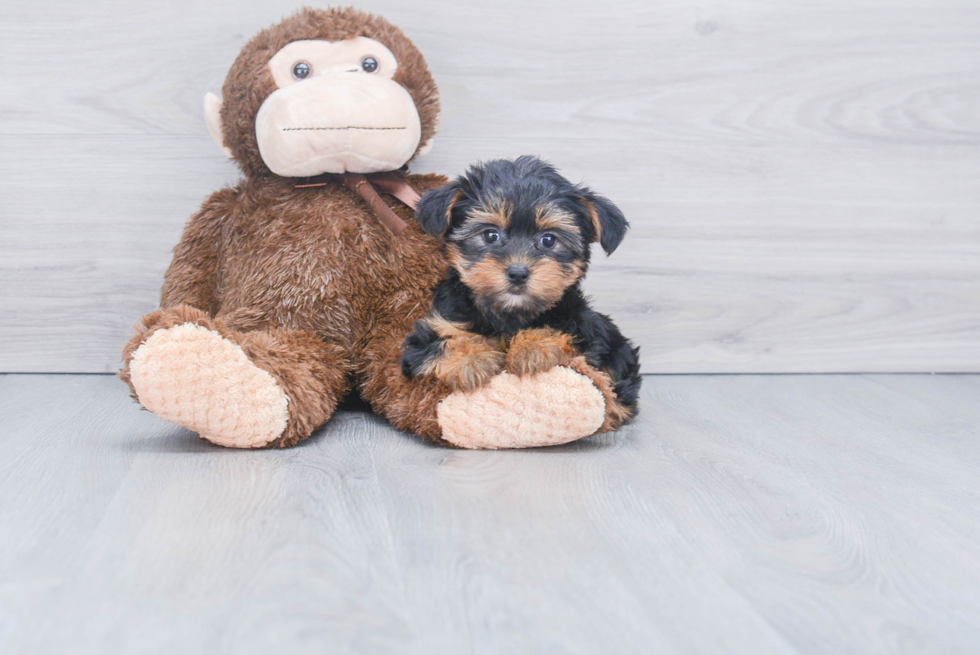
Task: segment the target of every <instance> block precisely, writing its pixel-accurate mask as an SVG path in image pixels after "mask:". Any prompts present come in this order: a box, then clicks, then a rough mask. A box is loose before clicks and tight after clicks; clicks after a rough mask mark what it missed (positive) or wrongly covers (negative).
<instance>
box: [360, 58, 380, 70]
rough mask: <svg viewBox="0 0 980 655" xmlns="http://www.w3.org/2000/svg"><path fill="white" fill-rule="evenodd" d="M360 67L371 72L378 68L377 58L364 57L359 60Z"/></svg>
mask: <svg viewBox="0 0 980 655" xmlns="http://www.w3.org/2000/svg"><path fill="white" fill-rule="evenodd" d="M361 68H362V69H364V72H365V73H373V72H374V71H376V70H378V60H377V59H375V58H374V57H365V58H364V59H362V60H361Z"/></svg>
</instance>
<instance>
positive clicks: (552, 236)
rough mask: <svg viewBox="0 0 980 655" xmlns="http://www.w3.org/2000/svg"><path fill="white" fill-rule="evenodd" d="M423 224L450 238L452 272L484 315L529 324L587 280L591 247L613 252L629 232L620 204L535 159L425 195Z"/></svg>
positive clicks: (485, 168)
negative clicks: (519, 317) (518, 318)
mask: <svg viewBox="0 0 980 655" xmlns="http://www.w3.org/2000/svg"><path fill="white" fill-rule="evenodd" d="M416 218H417V220H418V222H419V224H420V225H421V226H422V229H424V230H425V231H426V232H428V233H429V234H431V235H432V236H436V237H443V238H444V239H445V241H446V246H447V247H446V251H447V254H448V257H449V264H450V266H452V267H453V268H454V269H456V271H457V272H458V273H459V276H460V279H461V280H462V281H463V284H465V285H466V286H467V287H469V289H470V290H471V291H472V292H473V296H474V298H475V299H476V301H477V303H478V304H479V305H480V308H481V309H483V310H484V311H493V312H497V313H500V314H507V315H522V316H526V317H530V316H534V315H535V314H538V313H540V312H542V311H544V310H546V309H548V308H550V307H552V306H553V305H554V304H555V303H557V302H558V301H559V300H560V299H561V297H562V295H563V294H564V293H565V290H566V289H568V288H569V287H570V286H572V285H573V284H575V282H577V281H578V280H579V278H581V277H582V276H583V275H584V274H585V271H586V269H587V267H588V262H589V245H590V244H591V243H593V242H598V243H599V244H600V245H601V246H602V248H603V250H605V251H606V253H612V251H613V250H615V249H616V247H617V246H618V245H619V243H620V242H621V241H622V240H623V237H624V236H625V234H626V229H627V227H628V224H627V222H626V219H625V218H624V217H623V213H622V212H621V211H619V209H618V208H617V207H616V206H615V205H614V204H612V203H611V202H609V201H608V200H606V199H605V198H603V197H602V196H599V195H597V194H595V193H593V192H592V191H590V190H589V189H587V188H586V187H583V186H581V185H575V184H572V183H571V182H569V181H568V180H566V179H565V178H563V177H562V176H561V175H559V174H558V172H557V171H556V170H555V169H554V167H552V166H550V165H549V164H546V163H545V162H543V161H541V160H540V159H538V158H536V157H520V158H518V159H516V160H514V161H510V160H502V159H501V160H495V161H491V162H487V163H485V164H480V165H476V166H473V167H471V168H470V169H469V171H467V172H466V174H465V175H463V176H461V177H459V178H457V179H456V180H454V181H453V182H452V183H450V184H448V185H446V186H444V187H441V188H439V189H433V190H431V191H428V192H426V194H425V195H424V196H422V200H421V201H420V202H419V205H418V208H417V209H416Z"/></svg>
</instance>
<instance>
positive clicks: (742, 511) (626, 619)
mask: <svg viewBox="0 0 980 655" xmlns="http://www.w3.org/2000/svg"><path fill="white" fill-rule="evenodd" d="M978 426H980V376H885V375H880V376H730V377H710V376H668V377H647V378H646V379H645V383H644V392H643V411H642V413H641V415H640V418H639V420H638V421H637V422H636V423H635V424H634V425H632V426H630V427H629V428H627V429H624V430H622V431H621V432H619V433H617V434H613V435H608V436H604V437H602V438H596V439H591V440H586V441H583V442H579V443H577V444H574V445H571V446H567V447H561V448H555V449H550V450H534V451H524V452H516V451H508V452H468V451H457V450H448V449H444V448H439V447H434V446H432V445H429V444H426V443H423V442H421V441H420V440H418V439H416V438H414V437H412V436H409V435H405V434H400V433H397V432H395V431H394V430H392V429H390V428H388V427H387V426H386V425H385V424H384V423H383V422H382V421H380V420H379V419H378V418H376V417H374V416H372V415H370V414H367V413H365V412H363V411H356V410H352V411H345V412H342V413H340V414H338V415H337V416H336V417H335V418H334V419H333V420H332V421H331V422H330V423H329V424H328V425H327V426H326V427H324V428H323V429H322V430H321V431H320V432H319V433H317V434H316V435H315V436H314V437H313V438H312V439H310V440H309V441H308V442H306V443H305V444H303V445H301V446H299V447H297V448H294V449H292V450H286V451H258V452H241V451H231V450H220V449H217V448H213V447H210V446H208V445H207V444H205V443H203V442H201V441H199V440H197V439H196V438H195V437H194V436H193V435H191V434H190V433H188V432H186V431H183V430H181V429H179V428H176V427H174V426H172V425H170V424H167V423H165V422H163V421H161V420H159V419H157V418H156V417H154V416H153V415H151V414H149V413H147V412H142V411H139V410H138V409H137V407H136V405H134V404H132V403H131V402H130V401H129V399H128V398H127V396H126V390H125V388H124V386H123V385H122V383H120V382H119V381H118V380H115V379H114V378H111V377H108V376H24V375H7V376H2V377H0V437H2V440H3V452H4V453H5V457H4V458H3V461H2V462H0V652H3V653H66V652H79V653H100V654H105V653H115V652H140V653H149V652H157V653H168V654H172V653H198V652H200V653H209V654H213V653H220V652H227V653H253V652H254V653H294V652H311V653H314V652H315V653H346V652H351V653H371V654H377V653H425V654H427V655H429V654H437V653H508V654H509V653H616V654H619V653H657V654H661V653H722V652H732V653H753V654H762V653H835V654H836V653H900V652H912V653H966V652H969V651H972V652H977V651H976V650H975V649H977V648H978V646H977V644H978V643H980V546H978V544H980V428H978Z"/></svg>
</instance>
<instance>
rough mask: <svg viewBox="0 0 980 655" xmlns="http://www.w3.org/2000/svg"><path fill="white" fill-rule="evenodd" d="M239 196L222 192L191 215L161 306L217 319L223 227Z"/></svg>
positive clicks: (167, 276) (167, 277)
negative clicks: (192, 309)
mask: <svg viewBox="0 0 980 655" xmlns="http://www.w3.org/2000/svg"><path fill="white" fill-rule="evenodd" d="M237 197H238V194H237V192H236V191H235V190H234V189H222V190H221V191H217V192H215V193H214V194H212V195H211V197H210V198H208V199H207V200H205V201H204V204H203V205H201V208H200V209H199V210H198V211H197V213H195V214H194V215H193V216H191V218H190V220H189V221H188V222H187V225H186V226H185V227H184V233H183V235H182V236H181V239H180V243H178V244H177V246H176V247H175V248H174V258H173V261H172V262H171V263H170V267H169V268H167V272H166V274H165V275H164V278H163V289H161V291H160V307H161V308H163V309H169V308H171V307H176V306H177V305H190V306H191V307H196V308H197V309H200V310H203V311H205V312H208V313H209V314H210V315H211V316H214V315H215V314H216V313H217V311H218V304H219V302H218V301H219V299H218V297H217V287H218V266H219V260H220V256H221V244H222V242H223V231H224V225H225V224H226V223H227V220H228V218H229V217H230V216H231V215H232V214H233V213H234V212H235V210H236V205H237V202H236V201H237Z"/></svg>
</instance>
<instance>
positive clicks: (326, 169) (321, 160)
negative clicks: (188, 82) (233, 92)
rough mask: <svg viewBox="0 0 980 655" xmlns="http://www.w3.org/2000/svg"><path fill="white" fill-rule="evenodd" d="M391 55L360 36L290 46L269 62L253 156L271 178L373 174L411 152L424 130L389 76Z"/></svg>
mask: <svg viewBox="0 0 980 655" xmlns="http://www.w3.org/2000/svg"><path fill="white" fill-rule="evenodd" d="M397 69H398V61H397V60H396V59H395V56H394V54H392V52H391V50H389V49H388V48H387V47H386V46H384V45H383V44H382V43H380V42H378V41H375V40H374V39H369V38H367V37H364V36H359V37H356V38H353V39H347V40H343V41H336V42H330V41H322V40H303V41H293V42H292V43H289V44H288V45H286V46H285V47H283V48H282V49H281V50H279V51H278V52H277V53H276V54H275V55H274V56H273V57H272V58H271V59H270V60H269V70H270V71H271V73H272V77H273V79H274V80H275V84H276V87H277V89H276V90H275V91H274V92H273V93H272V94H271V95H269V96H268V97H267V98H266V99H265V101H264V102H263V103H262V106H261V107H260V108H259V112H258V114H257V116H256V119H255V135H256V139H257V142H258V147H259V153H260V154H261V156H262V160H263V161H264V162H265V164H266V166H268V167H269V170H271V171H272V172H273V173H275V174H277V175H282V176H285V177H307V176H313V175H319V174H321V173H376V172H381V171H391V170H395V169H398V168H400V167H401V166H402V165H404V164H405V163H406V162H407V161H408V160H409V159H411V157H412V156H413V155H414V154H415V151H416V149H417V148H418V145H419V139H420V136H421V133H422V127H421V123H420V120H419V113H418V111H417V110H416V108H415V102H414V101H413V99H412V96H411V95H409V93H408V91H406V90H405V88H404V87H402V86H401V85H400V84H398V82H396V81H394V79H392V78H393V77H394V75H395V72H396V71H397Z"/></svg>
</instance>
